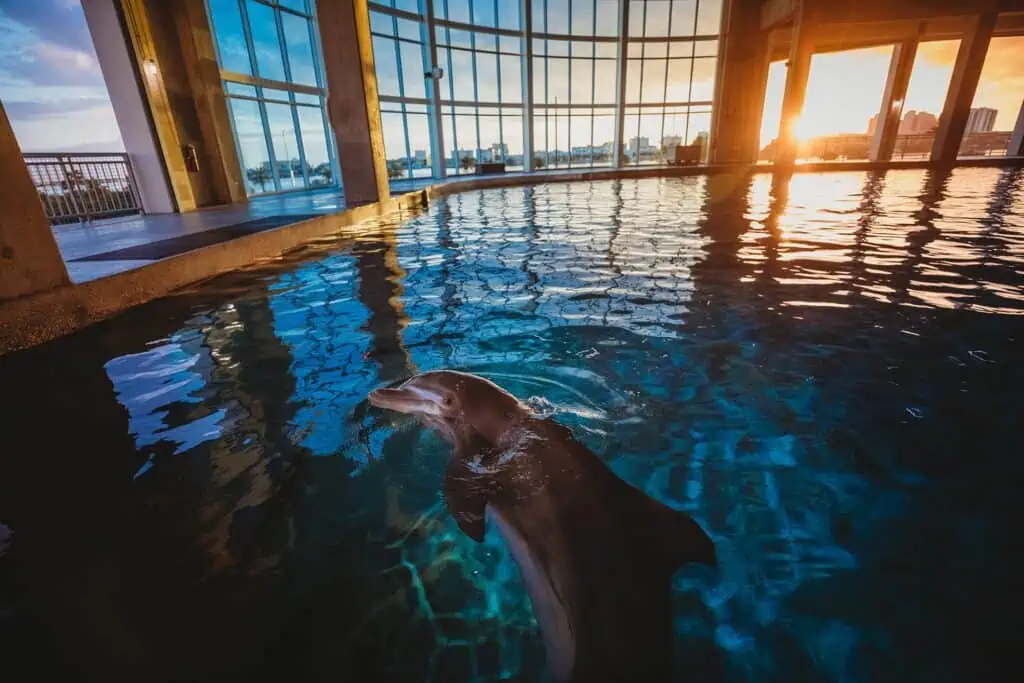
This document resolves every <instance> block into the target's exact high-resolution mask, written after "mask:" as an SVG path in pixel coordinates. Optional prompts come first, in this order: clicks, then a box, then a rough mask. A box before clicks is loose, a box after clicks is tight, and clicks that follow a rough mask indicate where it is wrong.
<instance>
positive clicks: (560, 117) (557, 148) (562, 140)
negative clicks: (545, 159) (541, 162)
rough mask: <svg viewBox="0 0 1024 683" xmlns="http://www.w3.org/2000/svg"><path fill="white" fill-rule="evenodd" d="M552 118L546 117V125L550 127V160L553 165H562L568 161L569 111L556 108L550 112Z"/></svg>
mask: <svg viewBox="0 0 1024 683" xmlns="http://www.w3.org/2000/svg"><path fill="white" fill-rule="evenodd" d="M552 114H553V115H554V118H551V117H549V118H548V127H549V128H551V131H550V132H551V134H552V139H551V152H552V161H553V162H555V166H557V167H564V166H566V165H567V164H568V163H569V154H568V150H569V112H568V110H566V109H561V110H559V109H556V110H554V111H553V112H552Z"/></svg>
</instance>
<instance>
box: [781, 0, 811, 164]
mask: <svg viewBox="0 0 1024 683" xmlns="http://www.w3.org/2000/svg"><path fill="white" fill-rule="evenodd" d="M801 4H802V6H801V7H800V10H799V12H798V13H797V15H796V20H795V22H794V24H793V37H792V40H791V43H790V50H789V61H788V62H787V63H786V67H787V70H786V89H785V91H784V93H783V96H782V120H781V123H780V125H779V136H778V139H777V140H776V143H775V164H776V165H783V166H786V165H790V164H792V163H793V162H794V161H795V160H796V154H797V140H796V137H795V135H794V133H793V126H794V125H795V124H796V121H797V119H798V118H799V117H800V115H801V114H802V113H803V109H804V99H805V97H806V95H807V78H808V76H810V74H811V57H813V56H814V36H813V33H814V22H813V19H812V18H811V17H810V16H809V13H808V11H807V6H806V5H805V4H803V3H801Z"/></svg>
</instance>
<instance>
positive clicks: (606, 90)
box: [594, 59, 616, 104]
mask: <svg viewBox="0 0 1024 683" xmlns="http://www.w3.org/2000/svg"><path fill="white" fill-rule="evenodd" d="M594 71H595V73H594V102H595V103H600V104H611V103H614V102H615V75H616V74H615V62H613V61H610V60H607V59H599V60H597V61H595V62H594Z"/></svg>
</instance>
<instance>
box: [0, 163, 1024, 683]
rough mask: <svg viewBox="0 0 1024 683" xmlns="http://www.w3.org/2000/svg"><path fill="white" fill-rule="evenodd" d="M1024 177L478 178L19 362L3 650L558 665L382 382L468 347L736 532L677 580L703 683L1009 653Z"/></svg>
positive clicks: (225, 671)
mask: <svg viewBox="0 0 1024 683" xmlns="http://www.w3.org/2000/svg"><path fill="white" fill-rule="evenodd" d="M1022 184H1024V177H1022V174H1021V172H1020V171H997V170H980V169H979V170H966V169H964V170H957V171H955V172H954V173H953V174H952V175H929V174H928V173H922V172H916V171H913V172H911V171H908V172H890V173H888V174H887V175H885V176H874V175H866V174H859V173H829V174H822V175H810V174H808V175H799V174H798V175H796V176H794V177H793V178H792V179H791V180H790V181H785V180H781V181H775V182H774V183H773V181H772V179H771V177H769V176H755V177H754V178H753V179H746V180H735V179H729V178H712V179H710V180H708V179H704V178H681V179H648V180H638V181H622V182H611V181H608V182H594V183H580V184H558V185H550V186H540V187H536V188H517V189H507V190H488V191H484V192H478V193H465V194H460V195H456V196H453V197H451V198H448V199H446V200H442V201H439V202H436V203H434V204H433V205H432V206H431V207H430V209H429V211H428V212H427V213H424V214H422V215H418V216H413V217H410V218H409V219H408V220H407V221H406V222H405V223H404V224H402V225H395V224H393V223H389V222H386V221H385V222H380V223H375V224H368V225H366V226H364V232H363V234H362V235H361V236H360V237H359V238H358V239H351V238H339V239H337V240H334V241H327V242H325V243H323V244H319V245H314V246H311V247H310V248H308V249H305V250H304V251H303V252H301V253H299V254H297V255H295V256H294V257H292V258H290V259H288V260H286V261H284V262H281V263H273V264H266V265H265V266H263V267H260V268H254V269H252V270H250V271H249V272H244V273H238V274H234V275H230V276H226V277H223V278H219V279H217V280H214V281H211V282H208V283H205V284H202V285H200V286H198V287H196V288H194V289H192V290H189V291H186V292H182V293H180V294H179V295H177V296H174V297H170V298H168V299H165V300H163V301H160V302H156V303H154V304H151V305H149V306H146V307H142V308H140V309H136V310H134V311H131V312H128V313H126V314H124V315H122V316H120V317H118V318H117V319H114V320H112V321H109V322H107V323H104V324H101V325H98V326H95V327H93V328H90V329H89V330H86V331H85V332H83V333H81V334H78V335H75V336H73V337H70V338H66V339H63V340H59V341H57V342H55V343H52V344H48V345H46V346H44V347H41V348H37V349H34V350H31V351H29V352H25V353H21V354H18V355H15V356H10V357H7V358H4V359H2V360H0V386H3V392H2V406H0V416H2V417H0V420H2V423H3V425H2V426H3V429H2V430H0V453H2V456H0V523H3V524H6V525H7V526H9V527H10V529H11V530H12V531H13V536H12V537H11V539H10V548H9V551H8V553H7V555H6V557H4V558H3V559H0V637H2V640H0V652H3V654H2V656H0V666H5V664H4V662H9V663H10V662H13V663H12V664H10V666H14V664H16V663H18V662H19V661H21V660H25V661H26V662H28V663H29V664H30V665H31V666H33V668H34V670H36V671H39V672H45V671H48V670H49V669H53V670H54V671H56V672H58V673H61V674H62V675H63V676H64V680H76V679H95V680H128V679H131V680H167V681H232V680H239V681H241V680H245V681H252V680H281V679H282V678H283V679H286V680H302V681H304V680H315V681H328V680H330V681H335V680H380V681H422V680H435V681H497V680H523V681H527V680H535V679H536V676H537V675H538V672H539V671H540V670H541V668H542V665H543V659H544V653H543V649H542V646H541V643H540V639H539V634H538V631H537V625H536V623H535V620H534V618H533V615H532V611H531V609H530V605H529V602H528V601H527V599H526V597H525V594H524V591H523V587H522V584H521V581H520V577H519V573H518V570H517V568H516V566H515V565H514V563H513V562H512V561H511V559H510V557H509V554H508V551H507V549H506V547H505V546H504V544H503V543H502V542H501V539H500V538H499V537H498V536H497V535H496V534H495V533H494V532H493V530H491V531H489V532H488V535H487V537H486V539H485V542H484V543H483V544H481V545H476V544H475V543H473V542H472V541H471V540H469V539H468V538H467V537H465V536H464V535H462V534H461V533H460V532H459V531H458V529H457V527H456V526H455V524H454V522H453V520H452V518H451V516H450V515H449V514H448V512H447V510H446V509H445V507H444V505H443V503H442V502H441V499H440V497H439V496H440V484H441V479H442V474H443V468H444V466H445V462H446V458H447V457H448V451H447V448H446V447H445V446H444V445H443V444H442V443H441V441H440V439H438V438H437V437H435V436H433V435H430V434H428V433H425V432H424V431H423V430H421V429H420V428H419V427H417V426H415V425H414V424H411V423H409V422H408V421H403V420H398V419H394V418H393V417H392V416H388V415H383V414H381V413H379V412H377V411H375V410H371V409H369V408H368V406H367V404H366V402H365V397H366V394H367V392H368V391H369V390H370V389H372V388H375V387H378V386H381V385H382V384H385V383H389V382H393V381H396V380H398V379H400V378H403V377H405V376H408V375H409V374H411V373H413V372H416V371H422V370H428V369H434V368H441V367H449V368H458V369H463V370H469V371H473V372H478V373H481V374H484V375H486V376H488V377H491V378H493V379H495V380H496V381H498V382H499V383H501V384H502V385H504V386H505V387H507V388H508V389H510V390H511V391H513V392H514V393H516V394H518V395H519V396H520V397H522V398H524V399H528V400H529V401H530V402H531V403H532V404H533V405H534V407H535V408H536V409H538V410H539V411H542V412H544V413H545V414H549V415H551V416H552V417H554V419H556V420H558V421H560V422H563V423H564V424H567V425H570V426H571V427H572V428H573V429H574V431H575V432H576V434H577V435H578V437H579V438H580V439H582V440H583V441H584V442H585V443H586V444H587V445H588V446H590V447H591V449H592V450H594V451H595V452H596V453H597V454H599V455H600V456H601V457H603V458H604V459H605V460H606V461H607V462H608V463H610V465H611V467H612V468H613V469H614V470H615V471H616V472H617V473H619V474H620V476H622V477H623V478H624V479H626V480H627V481H629V482H630V483H632V484H634V485H636V486H638V487H641V488H643V489H644V490H645V491H647V492H648V493H649V494H650V495H652V496H654V497H656V498H658V499H660V500H662V501H664V502H666V503H667V504H669V505H671V506H672V507H675V508H677V509H679V510H683V511H686V512H688V513H689V514H691V515H693V516H694V517H695V518H696V519H698V520H699V521H700V522H701V523H702V524H703V526H704V527H705V528H706V529H707V530H708V531H709V532H710V533H711V534H712V535H713V536H714V538H715V542H716V544H717V546H718V552H719V558H720V563H721V567H720V569H719V571H718V572H717V574H714V575H708V574H706V573H701V572H694V571H688V570H684V571H682V572H680V573H678V574H677V576H676V579H675V582H674V590H673V598H672V605H673V612H674V615H675V642H676V653H675V665H676V678H677V679H678V680H680V681H683V680H685V681H691V680H694V681H730V682H731V681H787V682H793V681H842V682H848V681H849V682H857V681H865V682H867V681H872V682H877V681H894V682H895V681H908V680H921V681H924V680H927V681H958V680H995V679H997V678H1002V676H1000V675H999V674H1000V673H1001V672H1004V671H1009V670H1011V669H1010V667H1011V666H1013V667H1014V668H1013V669H1012V670H1016V666H1017V661H1018V657H1017V656H1016V655H1017V651H1019V649H1020V646H1021V645H1024V631H1022V627H1021V626H1020V617H1019V615H1020V613H1021V607H1024V605H1022V601H1021V596H1022V594H1024V591H1022V590H1021V589H1022V583H1021V579H1020V578H1019V577H1020V572H1019V563H1018V562H1017V560H1019V558H1020V557H1021V556H1022V555H1021V542H1020V536H1021V535H1020V533H1019V522H1020V521H1021V515H1020V513H1019V492H1020V490H1021V484H1022V483H1024V476H1022V475H1024V466H1022V459H1021V457H1020V456H1021V453H1022V451H1021V447H1020V443H1019V439H1018V437H1017V430H1016V429H1015V427H1016V424H1017V422H1018V420H1019V418H1020V416H1021V415H1022V409H1021V408H1022V406H1024V399H1022V398H1021V396H1022V394H1021V391H1020V387H1021V383H1022V381H1024V370H1022V367H1024V365H1022V363H1021V361H1020V359H1021V352H1022V350H1024V345H1022V343H1021V340H1022V338H1024V317H1022V314H1024V290H1022V285H1024V189H1022ZM623 627H624V628H628V624H625V625H623ZM4 649H6V652H4ZM357 670H358V671H362V672H364V673H363V674H362V677H361V678H357V677H356V676H357V674H356V673H355V672H356V671H357ZM367 671H372V672H373V675H372V676H368V675H367V674H366V673H365V672H367Z"/></svg>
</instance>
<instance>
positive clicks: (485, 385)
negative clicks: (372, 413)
mask: <svg viewBox="0 0 1024 683" xmlns="http://www.w3.org/2000/svg"><path fill="white" fill-rule="evenodd" d="M369 400H370V404H371V405H373V406H376V407H378V408H385V409H387V410H393V411H395V412H398V413H404V414H408V415H413V416H415V417H416V418H417V419H419V420H420V421H421V422H423V423H424V424H426V425H427V426H429V427H431V428H432V429H434V430H435V431H436V432H438V433H439V434H440V435H441V436H442V437H443V438H444V439H445V440H446V441H448V442H449V443H451V444H452V445H460V444H465V443H467V442H470V441H473V440H477V441H479V440H481V439H482V440H484V441H486V442H489V443H491V444H495V443H497V442H498V441H499V440H500V438H501V435H502V434H504V433H505V432H506V431H507V430H508V429H509V427H510V426H511V425H513V424H514V423H515V422H517V421H518V420H519V419H521V418H522V417H524V416H526V415H527V414H528V413H529V410H528V409H527V408H526V406H524V405H523V404H522V403H520V402H519V399H517V398H516V397H515V396H513V395H512V394H510V393H508V392H507V391H505V390H504V389H502V388H501V387H499V386H498V385H497V384H495V383H494V382H491V381H489V380H486V379H484V378H483V377H478V376H476V375H470V374H468V373H464V372H456V371H454V370H439V371H435V372H425V373H423V374H421V375H415V376H414V377H412V378H410V379H409V380H408V381H406V382H405V383H403V384H401V385H400V386H398V387H396V388H394V389H377V390H375V391H372V392H370V396H369Z"/></svg>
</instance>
